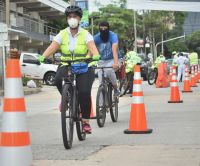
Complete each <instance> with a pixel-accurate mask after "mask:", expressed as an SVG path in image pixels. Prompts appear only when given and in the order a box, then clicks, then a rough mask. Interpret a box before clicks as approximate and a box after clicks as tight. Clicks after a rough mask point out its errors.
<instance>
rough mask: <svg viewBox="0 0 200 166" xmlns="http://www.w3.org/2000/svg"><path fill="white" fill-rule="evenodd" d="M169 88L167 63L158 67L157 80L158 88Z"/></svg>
mask: <svg viewBox="0 0 200 166" xmlns="http://www.w3.org/2000/svg"><path fill="white" fill-rule="evenodd" d="M166 87H169V78H168V74H167V63H160V64H159V65H158V78H157V80H156V88H166Z"/></svg>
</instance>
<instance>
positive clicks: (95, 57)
mask: <svg viewBox="0 0 200 166" xmlns="http://www.w3.org/2000/svg"><path fill="white" fill-rule="evenodd" d="M99 59H100V55H93V56H92V60H93V61H98V60H99Z"/></svg>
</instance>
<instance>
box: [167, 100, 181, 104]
mask: <svg viewBox="0 0 200 166" xmlns="http://www.w3.org/2000/svg"><path fill="white" fill-rule="evenodd" d="M168 103H183V100H179V101H168Z"/></svg>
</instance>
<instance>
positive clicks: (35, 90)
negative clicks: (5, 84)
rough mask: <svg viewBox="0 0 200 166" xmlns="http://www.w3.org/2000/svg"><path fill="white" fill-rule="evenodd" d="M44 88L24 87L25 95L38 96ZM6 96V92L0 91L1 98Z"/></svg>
mask: <svg viewBox="0 0 200 166" xmlns="http://www.w3.org/2000/svg"><path fill="white" fill-rule="evenodd" d="M41 89H42V88H28V87H24V95H30V94H36V93H39V92H41ZM3 95H4V90H0V96H3Z"/></svg>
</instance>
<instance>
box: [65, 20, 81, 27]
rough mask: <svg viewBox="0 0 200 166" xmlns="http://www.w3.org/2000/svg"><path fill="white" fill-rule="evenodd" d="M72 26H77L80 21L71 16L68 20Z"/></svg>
mask: <svg viewBox="0 0 200 166" xmlns="http://www.w3.org/2000/svg"><path fill="white" fill-rule="evenodd" d="M67 22H68V24H69V26H70V28H76V27H77V26H78V24H79V21H78V20H77V19H76V18H70V19H68V20H67Z"/></svg>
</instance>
